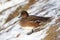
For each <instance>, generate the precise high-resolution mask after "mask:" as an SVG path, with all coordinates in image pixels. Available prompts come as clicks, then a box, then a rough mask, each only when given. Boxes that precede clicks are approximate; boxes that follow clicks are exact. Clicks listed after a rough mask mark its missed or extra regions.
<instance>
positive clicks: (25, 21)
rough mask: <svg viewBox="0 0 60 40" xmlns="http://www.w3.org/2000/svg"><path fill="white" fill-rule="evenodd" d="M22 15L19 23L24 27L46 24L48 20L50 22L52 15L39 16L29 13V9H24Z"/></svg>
mask: <svg viewBox="0 0 60 40" xmlns="http://www.w3.org/2000/svg"><path fill="white" fill-rule="evenodd" d="M21 17H22V18H21V20H20V22H19V23H20V25H21V26H22V28H25V27H31V28H37V27H39V26H42V25H44V24H46V23H47V22H50V17H39V16H34V15H29V14H28V12H27V11H22V12H21ZM28 29H29V28H28Z"/></svg>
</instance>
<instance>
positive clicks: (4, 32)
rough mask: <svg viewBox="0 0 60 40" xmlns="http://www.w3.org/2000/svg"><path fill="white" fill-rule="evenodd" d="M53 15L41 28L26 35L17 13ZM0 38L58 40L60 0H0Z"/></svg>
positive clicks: (59, 38) (6, 39) (59, 39)
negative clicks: (22, 11)
mask: <svg viewBox="0 0 60 40" xmlns="http://www.w3.org/2000/svg"><path fill="white" fill-rule="evenodd" d="M21 10H27V11H28V12H29V14H30V15H36V16H44V17H53V19H52V20H51V22H50V23H48V24H46V25H45V26H44V27H45V28H44V29H43V30H40V31H38V32H34V33H32V34H31V35H27V32H28V31H26V30H23V29H21V26H20V24H19V20H20V19H19V18H18V17H19V16H20V15H19V14H20V12H21ZM0 40H60V0H0Z"/></svg>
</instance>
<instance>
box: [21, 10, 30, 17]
mask: <svg viewBox="0 0 60 40" xmlns="http://www.w3.org/2000/svg"><path fill="white" fill-rule="evenodd" d="M28 16H29V14H28V12H27V11H21V17H22V18H27V17H28Z"/></svg>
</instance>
